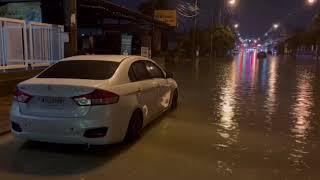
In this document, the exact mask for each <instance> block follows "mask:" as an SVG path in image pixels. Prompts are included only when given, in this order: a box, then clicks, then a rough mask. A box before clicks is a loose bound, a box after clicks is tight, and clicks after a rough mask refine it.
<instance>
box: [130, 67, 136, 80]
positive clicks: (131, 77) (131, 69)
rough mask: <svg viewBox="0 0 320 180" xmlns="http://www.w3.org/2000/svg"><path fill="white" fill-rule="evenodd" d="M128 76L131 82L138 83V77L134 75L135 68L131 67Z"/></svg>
mask: <svg viewBox="0 0 320 180" xmlns="http://www.w3.org/2000/svg"><path fill="white" fill-rule="evenodd" d="M128 76H129V79H130V81H131V82H135V81H137V78H136V75H135V74H134V71H133V66H131V67H130V69H129V72H128Z"/></svg>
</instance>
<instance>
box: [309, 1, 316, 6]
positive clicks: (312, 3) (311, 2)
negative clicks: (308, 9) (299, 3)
mask: <svg viewBox="0 0 320 180" xmlns="http://www.w3.org/2000/svg"><path fill="white" fill-rule="evenodd" d="M316 2H317V0H307V3H308V4H309V5H310V6H312V5H314V4H315V3H316Z"/></svg>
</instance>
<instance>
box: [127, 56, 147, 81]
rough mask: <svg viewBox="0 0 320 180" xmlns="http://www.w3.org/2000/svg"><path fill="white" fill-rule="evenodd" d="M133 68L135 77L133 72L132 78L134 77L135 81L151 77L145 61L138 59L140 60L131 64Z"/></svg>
mask: <svg viewBox="0 0 320 180" xmlns="http://www.w3.org/2000/svg"><path fill="white" fill-rule="evenodd" d="M131 69H132V71H133V73H134V78H133V74H131V78H133V79H134V81H142V80H146V79H150V78H151V77H150V74H149V72H148V70H147V68H146V65H145V63H144V62H143V61H138V62H135V63H133V64H132V65H131ZM131 73H132V72H131ZM129 76H130V71H129ZM131 78H130V80H132V79H131Z"/></svg>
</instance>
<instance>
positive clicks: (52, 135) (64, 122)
mask: <svg viewBox="0 0 320 180" xmlns="http://www.w3.org/2000/svg"><path fill="white" fill-rule="evenodd" d="M10 119H11V123H12V127H11V132H12V133H13V134H14V135H15V136H16V137H18V138H21V139H25V140H33V141H41V142H50V143H61V144H92V145H104V144H113V143H117V142H120V141H122V140H123V137H124V136H125V130H124V129H123V128H122V127H123V125H122V124H121V123H120V122H122V121H123V120H121V119H116V120H117V121H113V120H110V117H109V118H107V117H101V118H100V119H84V118H47V117H46V118H45V117H34V116H25V115H21V114H11V116H10ZM105 119H109V120H105ZM117 122H118V123H117ZM96 129H105V133H104V134H102V135H101V133H100V134H99V136H94V135H93V136H92V130H96ZM90 130H91V131H90ZM88 132H89V133H88Z"/></svg>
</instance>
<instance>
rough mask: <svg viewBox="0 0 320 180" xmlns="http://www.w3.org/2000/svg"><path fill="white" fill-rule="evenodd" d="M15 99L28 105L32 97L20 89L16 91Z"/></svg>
mask: <svg viewBox="0 0 320 180" xmlns="http://www.w3.org/2000/svg"><path fill="white" fill-rule="evenodd" d="M13 98H14V100H15V101H17V102H21V103H28V102H29V101H30V99H31V98H32V96H31V95H29V94H27V93H25V92H23V91H21V90H20V89H19V88H18V87H17V88H16V89H15V90H14V93H13Z"/></svg>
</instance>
